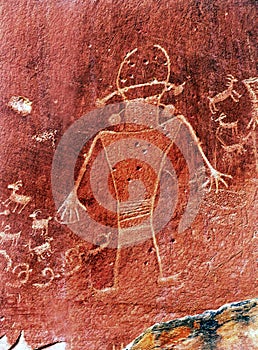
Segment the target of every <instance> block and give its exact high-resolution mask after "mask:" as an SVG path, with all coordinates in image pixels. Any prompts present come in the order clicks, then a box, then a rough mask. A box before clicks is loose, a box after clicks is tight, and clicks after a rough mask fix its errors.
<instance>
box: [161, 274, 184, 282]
mask: <svg viewBox="0 0 258 350" xmlns="http://www.w3.org/2000/svg"><path fill="white" fill-rule="evenodd" d="M179 275H181V272H179V273H175V274H174V275H170V276H167V277H164V276H159V278H158V283H159V284H166V283H169V282H175V281H177V280H178V277H179Z"/></svg>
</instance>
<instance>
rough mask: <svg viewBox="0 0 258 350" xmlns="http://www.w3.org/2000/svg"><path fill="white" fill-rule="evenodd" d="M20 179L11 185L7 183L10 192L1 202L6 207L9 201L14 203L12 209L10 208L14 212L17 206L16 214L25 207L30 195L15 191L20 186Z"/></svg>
mask: <svg viewBox="0 0 258 350" xmlns="http://www.w3.org/2000/svg"><path fill="white" fill-rule="evenodd" d="M22 185H23V184H22V181H21V180H19V181H17V182H15V183H13V184H11V185H8V186H7V187H8V188H9V189H11V190H12V193H11V194H10V196H9V198H7V199H6V200H5V201H4V202H3V204H4V205H5V206H6V207H8V206H9V205H10V204H11V203H14V204H15V207H14V209H13V210H12V212H13V213H15V212H16V210H17V209H18V208H20V209H19V210H18V214H20V213H21V212H22V211H23V209H24V208H25V207H26V205H27V204H28V203H29V202H30V201H31V197H29V196H24V195H22V194H17V193H16V192H17V191H18V190H19V189H20V188H21V187H22Z"/></svg>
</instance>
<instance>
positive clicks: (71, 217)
mask: <svg viewBox="0 0 258 350" xmlns="http://www.w3.org/2000/svg"><path fill="white" fill-rule="evenodd" d="M80 207H81V203H80V202H79V199H78V197H77V195H76V192H75V191H72V192H71V193H70V194H69V196H68V197H67V198H66V200H65V201H64V203H63V204H62V205H61V207H60V208H59V209H58V211H57V216H56V217H55V220H56V221H57V222H59V223H60V224H73V223H76V222H78V221H80V214H79V209H80Z"/></svg>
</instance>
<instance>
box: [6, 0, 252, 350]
mask: <svg viewBox="0 0 258 350" xmlns="http://www.w3.org/2000/svg"><path fill="white" fill-rule="evenodd" d="M256 9H257V6H256V4H255V1H251V0H249V1H242V2H238V3H235V2H233V3H232V2H231V1H200V2H198V1H190V2H189V1H180V2H173V1H169V2H165V1H161V2H154V1H153V2H152V1H149V0H148V1H145V2H141V3H138V2H137V1H129V2H123V1H121V2H116V3H112V4H111V3H108V2H106V1H96V2H94V3H91V2H89V1H88V2H83V1H69V2H68V1H58V2H56V1H48V2H47V3H45V2H40V1H20V2H19V4H17V3H16V2H13V1H9V2H6V3H4V4H3V5H2V13H1V16H2V20H1V24H0V26H1V33H2V40H1V68H2V69H1V73H0V76H1V87H0V89H1V96H2V98H1V101H2V103H1V130H0V132H1V140H2V142H1V147H0V157H1V160H2V163H1V164H2V166H1V179H0V180H1V181H0V185H1V190H2V191H1V192H2V193H1V201H2V202H3V204H2V205H1V208H0V216H1V221H2V227H1V235H0V239H1V248H0V264H1V265H0V266H1V315H0V316H1V318H0V322H1V323H0V324H1V326H0V327H1V328H0V329H1V334H0V336H1V335H3V334H6V335H7V336H8V339H9V342H10V343H14V342H15V340H16V339H17V338H18V336H19V334H20V332H21V330H24V331H25V335H26V340H27V342H28V343H29V344H31V346H33V347H40V346H42V344H51V343H52V342H55V341H62V340H63V341H66V342H67V344H68V345H67V348H68V349H90V350H91V349H92V350H95V349H96V350H97V349H106V350H113V349H114V347H115V348H118V349H119V348H120V346H121V344H127V343H129V342H130V341H132V339H134V338H135V337H136V336H137V335H138V334H139V333H140V332H142V331H143V330H144V329H145V328H146V327H148V326H150V325H152V324H153V323H155V322H165V321H167V320H171V319H174V318H177V317H181V316H184V315H189V314H196V313H200V312H202V311H203V310H205V309H214V308H217V307H219V306H220V305H222V304H224V303H226V302H232V301H238V300H243V299H248V298H252V297H254V296H255V295H256V294H257V287H256V284H255V282H256V280H255V256H256V255H255V254H256V244H257V243H256V241H257V227H256V222H257V215H256V209H257V180H256V178H255V173H256V171H257V149H256V141H257V134H256V130H257V80H258V78H257V67H256V61H257V51H256V47H257V43H256V36H255V21H256V17H257V16H256ZM135 48H137V49H138V50H137V51H133V50H134V49H135ZM128 53H131V55H130V57H127V59H126V60H125V61H123V60H124V58H125V57H126V54H128ZM168 58H169V60H168ZM122 62H123V64H122V65H121V63H122ZM119 67H120V68H121V70H120V71H119ZM168 67H170V71H169V70H168ZM153 82H155V83H153ZM156 82H158V83H156ZM132 86H134V87H135V86H136V87H135V88H131V87H132ZM114 92H117V93H114ZM110 94H111V95H110ZM105 97H107V98H106V99H105ZM136 98H137V99H139V98H144V99H145V101H146V102H148V103H149V104H150V105H151V106H157V105H158V106H159V107H153V108H156V109H157V110H158V114H157V116H158V119H155V118H154V119H153V120H152V119H151V118H150V119H148V123H150V125H149V124H148V126H149V127H151V128H152V129H155V130H153V131H152V133H153V136H150V137H146V136H144V137H142V139H141V142H146V143H147V144H148V143H150V144H153V143H155V142H156V143H157V145H158V146H159V147H160V149H161V150H162V152H163V153H164V150H165V149H166V148H165V147H166V145H170V143H171V138H170V139H169V137H168V136H166V135H165V136H164V135H163V134H162V133H161V129H159V130H157V129H158V128H159V127H160V125H162V123H165V122H167V121H168V120H170V119H173V118H174V117H176V116H177V119H173V120H179V119H178V118H179V117H178V116H180V115H183V116H184V117H185V118H186V120H187V121H188V122H189V123H190V125H191V126H192V128H193V129H194V132H195V135H197V137H198V138H199V140H200V141H201V146H200V147H201V149H202V150H203V152H204V154H205V155H206V156H207V158H208V161H209V162H210V164H211V165H212V166H213V167H214V168H216V169H217V170H218V171H220V172H221V173H223V174H230V175H231V176H232V179H230V178H227V177H222V179H224V180H225V181H226V182H227V183H228V186H229V187H228V188H226V187H225V186H223V183H221V182H220V186H219V190H218V191H217V193H216V191H215V188H216V186H215V182H214V183H213V188H212V191H210V192H208V191H205V193H204V196H205V197H204V199H203V201H202V203H201V205H200V208H199V210H198V213H197V215H196V216H195V218H194V220H193V221H192V222H191V225H190V226H189V227H186V228H185V230H184V231H183V232H179V230H178V228H179V222H180V219H181V217H182V215H183V214H184V212H185V209H186V206H187V203H188V199H189V188H190V183H191V182H190V179H191V176H190V173H191V172H189V169H188V165H189V164H187V162H186V159H185V158H186V156H185V155H184V154H182V152H180V147H178V142H181V143H182V145H188V146H189V143H188V142H186V141H185V140H186V139H185V138H184V137H181V138H178V139H176V137H175V134H173V135H174V136H173V140H172V141H173V142H172V143H171V144H173V148H171V149H170V153H169V154H168V158H169V160H170V162H171V164H172V165H173V168H174V169H175V174H174V176H176V178H177V181H178V182H177V192H174V193H175V195H176V194H177V196H178V201H177V206H176V207H175V209H176V210H175V211H174V212H173V215H172V216H171V219H170V220H169V221H168V222H167V223H166V225H165V226H164V227H163V229H162V230H161V231H160V232H159V233H157V234H156V235H155V237H156V245H155V242H154V240H153V237H152V235H150V237H149V238H148V239H147V240H144V241H143V242H140V243H138V244H136V245H132V244H131V245H129V246H123V247H122V248H121V249H119V250H118V249H117V248H116V244H117V241H116V238H114V237H113V236H112V235H111V236H110V235H108V234H109V231H110V227H111V228H112V230H114V231H112V230H111V231H112V234H113V232H117V231H115V230H116V225H115V222H116V220H118V218H117V216H114V217H113V216H112V215H111V216H109V215H106V214H103V211H102V209H101V208H98V207H94V205H95V204H96V203H95V204H94V199H92V196H91V194H90V193H88V191H89V187H87V184H88V183H87V176H88V178H89V177H90V173H91V170H92V167H93V166H94V162H93V160H94V159H95V158H94V156H95V157H96V158H97V156H98V154H101V151H103V150H104V151H105V147H108V146H109V145H112V144H114V145H115V142H117V140H118V139H123V137H122V138H121V134H120V136H117V134H116V137H117V138H118V139H114V136H112V137H111V136H110V135H111V134H110V135H109V136H108V137H107V140H106V141H105V140H104V146H103V143H102V144H101V142H100V141H103V140H97V139H96V135H98V132H99V131H101V130H102V129H103V125H104V124H105V123H106V120H105V119H104V117H107V121H109V125H108V126H107V125H106V124H105V125H104V126H105V127H104V129H105V130H106V131H115V132H117V131H120V132H121V131H123V130H125V131H132V129H130V128H134V127H135V126H133V127H132V126H131V124H132V123H134V118H136V119H137V118H140V117H141V118H142V120H144V121H145V122H146V120H147V118H149V116H150V114H148V113H147V112H145V110H143V109H140V113H136V112H137V111H138V112H139V109H138V110H137V108H136V110H135V109H134V106H135V102H134V104H133V105H131V106H133V108H131V109H130V108H127V107H128V104H126V103H125V101H127V100H133V99H136ZM138 102H139V101H138ZM138 102H137V103H138ZM111 103H116V105H114V106H111V105H110V106H109V104H111ZM137 103H136V104H137ZM141 103H143V100H141ZM168 105H169V106H170V107H169V108H168V107H166V108H165V107H164V106H168ZM96 106H97V112H94V110H95V109H96ZM104 106H106V107H104ZM129 106H130V104H129ZM101 108H104V110H105V111H107V112H106V114H105V115H104V114H102V116H101V115H100V114H99V111H100V109H101ZM108 108H109V110H108ZM108 111H109V112H108ZM89 113H93V114H91V117H92V118H93V117H94V115H96V116H98V118H99V119H97V118H95V119H94V118H93V119H92V120H91V119H90V118H89V120H88V122H87V116H89ZM94 113H96V114H94ZM83 115H85V116H86V117H85V120H86V122H85V124H84V127H83V128H81V129H80V130H79V131H80V132H81V133H77V134H75V137H74V138H75V139H78V138H79V137H80V135H83V133H89V134H90V133H91V131H94V133H93V134H92V137H91V138H90V139H89V142H86V143H85V145H84V148H83V149H82V151H81V153H80V154H78V161H77V163H76V167H75V171H74V173H75V180H76V179H78V176H79V174H80V169H81V167H82V165H83V164H85V163H84V162H85V156H84V154H86V155H87V152H88V153H89V150H90V147H91V144H92V143H93V142H94V139H95V140H97V141H98V142H99V143H97V141H96V147H95V148H94V152H95V153H94V152H93V153H91V156H92V157H91V161H92V163H89V164H88V163H87V164H86V172H85V173H84V178H83V179H82V182H81V183H80V187H79V189H78V191H77V193H76V194H77V195H78V199H79V201H80V203H81V205H82V206H83V207H82V206H81V210H82V211H83V210H84V211H85V208H86V207H87V206H88V207H90V206H91V207H93V209H92V216H94V215H95V217H96V219H97V221H99V222H101V223H102V226H101V227H98V228H95V229H89V231H90V234H91V236H90V237H91V238H92V239H91V240H90V241H86V240H84V239H82V238H81V236H82V235H81V232H78V230H80V228H81V226H78V227H79V228H78V227H77V228H78V229H77V230H75V229H74V228H73V226H72V225H70V224H69V225H66V224H62V223H60V222H58V221H57V220H55V218H57V219H58V220H59V219H61V218H60V216H58V213H57V209H58V208H56V205H55V201H54V197H53V193H55V189H53V188H51V169H52V163H53V159H54V154H55V150H56V148H57V145H58V144H60V142H61V141H62V140H63V135H65V132H67V130H68V128H69V127H70V126H71V125H74V122H75V121H77V120H79V119H80V118H81V117H82V116H83ZM137 120H139V119H137ZM180 120H181V119H180ZM154 123H156V124H154ZM180 123H181V121H180ZM113 124H120V126H112V125H113ZM121 124H122V125H121ZM93 125H94V128H95V127H96V128H97V132H96V130H95V129H94V128H93ZM169 125H170V129H169V132H170V133H171V132H172V131H174V133H176V131H175V125H174V124H173V122H172V124H171V123H170V124H169ZM176 125H178V124H176ZM180 125H181V124H180ZM183 125H186V124H183ZM187 130H189V129H187ZM134 131H135V130H134ZM138 131H139V130H138ZM163 131H164V130H163ZM140 132H142V130H140ZM122 136H123V135H122ZM134 136H135V135H134ZM190 136H191V137H192V136H193V135H192V134H191V133H190ZM94 137H95V138H94ZM128 138H130V137H129V136H128ZM142 140H144V141H142ZM169 140H170V141H169ZM187 141H189V139H187ZM105 142H106V143H105ZM137 142H139V140H138V141H137ZM169 142H170V143H169ZM193 144H194V140H193ZM123 145H126V143H123ZM125 148H126V147H125ZM125 151H126V150H123V152H125ZM197 151H198V152H200V149H198V150H197ZM121 152H122V151H121ZM121 152H120V153H119V149H118V152H117V154H118V156H119V154H120V155H121V154H122V153H121ZM75 153H76V150H73V149H71V147H70V148H68V149H67V158H66V161H67V162H68V164H69V160H70V159H71V157H72V155H73V154H75ZM112 154H114V152H113V153H112ZM155 159H156V158H155ZM202 162H204V163H203V164H204V165H205V166H206V174H207V176H209V175H211V174H210V173H209V167H208V166H207V164H206V163H205V161H204V160H203V158H202ZM198 164H199V163H198ZM200 165H202V164H200ZM139 167H140V169H142V170H144V176H142V175H138V172H139V171H140V170H139ZM63 169H64V168H63V167H62V166H61V167H60V172H59V173H58V174H57V177H56V181H58V180H60V181H59V182H60V183H61V184H62V185H63V191H64V192H62V193H59V194H58V193H57V194H56V195H57V197H58V195H60V198H59V197H58V198H59V200H60V206H61V204H62V199H64V198H63V197H62V195H63V194H64V193H66V192H67V193H68V192H69V190H70V188H69V186H68V185H67V184H65V183H64V184H63V182H62V181H64V179H65V178H66V177H65V176H66V174H65V173H64V172H63V173H62V170H63ZM98 169H99V172H96V171H95V174H96V179H100V180H99V181H100V182H99V184H100V186H99V187H98V188H101V186H102V182H101V175H102V171H104V170H103V169H104V163H103V168H102V167H100V166H99V167H98ZM167 170H168V171H169V168H167ZM117 171H118V173H117V174H118V176H117V177H112V175H108V176H109V177H108V179H107V180H108V181H107V190H108V191H109V193H110V196H111V197H110V198H111V199H112V198H113V199H114V198H115V199H116V200H117V199H118V202H119V201H121V202H126V200H128V198H129V197H128V193H129V192H130V191H131V192H130V193H131V195H132V196H134V197H135V198H136V196H137V195H138V196H139V198H140V195H141V193H142V192H141V191H142V187H141V185H140V183H141V182H143V183H144V186H145V188H147V190H149V192H148V191H145V195H146V198H144V200H146V201H147V200H148V199H150V198H151V196H152V192H153V187H152V185H153V182H154V181H155V178H157V175H155V171H153V167H152V168H151V167H150V166H149V164H146V162H145V163H144V164H143V161H142V162H139V161H138V162H137V161H135V160H131V159H125V160H120V161H119V163H118V164H117ZM71 172H72V173H73V169H72V170H71ZM110 174H111V172H110ZM58 176H59V178H58ZM128 179H129V180H128ZM52 180H53V179H52ZM136 180H138V182H137V181H136ZM207 180H208V178H207ZM164 181H165V180H164ZM96 183H97V182H96ZM114 183H117V184H118V189H119V191H118V197H116V191H115V188H114ZM164 183H165V184H166V182H164ZM10 184H11V185H12V186H10ZM134 184H135V187H132V185H134ZM8 186H9V187H8ZM103 186H104V181H103ZM66 187H67V188H66ZM143 192H144V191H143ZM14 193H15V194H16V197H15V196H14V195H13V196H12V197H10V195H11V194H14ZM146 193H147V194H146ZM157 193H158V192H157ZM18 194H19V195H20V196H22V197H19V200H17V198H18V197H17V195H18ZM148 195H149V197H148ZM161 195H162V192H160V196H161ZM171 197H173V196H171V194H170V197H168V200H170V199H171ZM8 198H10V200H9V201H8ZM159 198H162V197H158V196H157V198H156V200H157V201H158V199H159ZM104 199H105V197H104ZM99 202H100V200H99ZM154 202H155V201H154ZM145 204H146V203H145ZM154 204H155V203H154ZM16 205H17V207H16ZM155 205H156V204H155ZM157 205H158V204H157ZM145 208H147V204H146V207H145ZM164 208H165V207H164ZM37 209H39V210H40V211H41V212H37V211H36V210H37ZM134 209H135V208H134ZM136 209H137V210H138V207H136ZM146 210H147V209H146ZM35 211H36V212H35ZM190 212H191V211H190ZM142 213H143V211H142ZM146 213H147V214H146ZM59 214H62V213H61V212H59ZM127 214H128V212H127ZM127 214H126V215H127ZM145 214H146V215H147V217H148V219H149V217H150V216H149V212H148V211H147V212H145ZM63 219H64V218H63ZM130 220H131V219H130ZM134 220H136V221H137V220H138V219H135V217H133V220H131V221H130V225H131V226H130V225H129V226H130V227H133V226H134V225H135V224H136V223H137V224H139V222H135V221H134ZM59 221H60V220H59ZM61 221H62V220H61ZM140 221H141V220H140ZM107 224H108V225H109V226H107ZM112 225H113V226H112ZM113 227H114V228H113ZM82 228H83V229H85V226H82ZM82 233H83V232H82ZM155 233H156V232H155ZM87 235H88V232H87ZM93 238H94V240H93ZM109 239H111V241H112V242H113V243H114V242H115V243H114V244H113V245H112V244H111V246H112V247H111V248H110V241H109ZM108 245H109V247H108ZM155 247H156V249H155ZM157 247H159V254H157ZM161 267H162V276H161ZM167 277H171V278H169V279H168V278H167Z"/></svg>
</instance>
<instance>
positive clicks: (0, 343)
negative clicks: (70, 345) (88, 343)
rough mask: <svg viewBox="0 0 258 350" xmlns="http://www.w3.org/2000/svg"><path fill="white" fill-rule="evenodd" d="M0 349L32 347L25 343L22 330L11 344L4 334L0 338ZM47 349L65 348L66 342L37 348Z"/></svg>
mask: <svg viewBox="0 0 258 350" xmlns="http://www.w3.org/2000/svg"><path fill="white" fill-rule="evenodd" d="M0 349H1V350H10V349H12V350H33V348H32V347H31V346H30V345H29V344H28V343H27V341H26V340H25V337H24V331H21V334H20V335H19V337H18V339H17V340H16V341H15V343H14V344H13V345H10V343H9V341H8V339H7V337H6V336H5V335H4V336H3V337H1V338H0ZM41 349H42V350H43V349H49V350H65V349H66V343H65V342H55V343H52V344H49V345H44V346H41V347H39V348H37V350H41Z"/></svg>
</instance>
